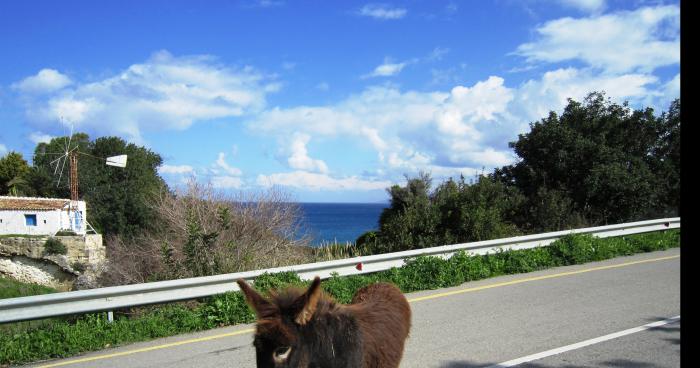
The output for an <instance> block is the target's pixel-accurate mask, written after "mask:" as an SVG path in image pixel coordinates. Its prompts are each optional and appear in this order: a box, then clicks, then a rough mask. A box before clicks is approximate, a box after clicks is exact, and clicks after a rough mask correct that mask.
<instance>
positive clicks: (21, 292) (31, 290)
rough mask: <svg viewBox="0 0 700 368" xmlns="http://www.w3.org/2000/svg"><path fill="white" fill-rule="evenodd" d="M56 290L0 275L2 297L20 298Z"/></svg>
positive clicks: (0, 294)
mask: <svg viewBox="0 0 700 368" xmlns="http://www.w3.org/2000/svg"><path fill="white" fill-rule="evenodd" d="M55 292H56V290H55V289H52V288H50V287H46V286H41V285H35V284H27V283H24V282H19V281H16V280H12V279H8V278H4V277H0V299H5V298H18V297H20V296H30V295H39V294H48V293H55Z"/></svg>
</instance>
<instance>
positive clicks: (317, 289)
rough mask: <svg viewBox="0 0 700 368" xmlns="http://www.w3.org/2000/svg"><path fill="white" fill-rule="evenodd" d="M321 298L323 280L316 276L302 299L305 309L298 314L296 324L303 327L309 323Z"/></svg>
mask: <svg viewBox="0 0 700 368" xmlns="http://www.w3.org/2000/svg"><path fill="white" fill-rule="evenodd" d="M320 297H321V279H320V278H319V277H318V276H316V277H315V278H314V281H313V282H312V283H311V286H309V289H308V290H306V292H305V293H304V295H302V296H301V297H300V298H303V303H304V307H303V308H301V310H300V311H299V312H298V313H297V316H296V318H295V319H294V322H296V323H297V324H299V325H302V326H303V325H305V324H306V323H307V322H309V321H310V320H311V317H313V315H314V312H315V311H316V305H318V299H319V298H320Z"/></svg>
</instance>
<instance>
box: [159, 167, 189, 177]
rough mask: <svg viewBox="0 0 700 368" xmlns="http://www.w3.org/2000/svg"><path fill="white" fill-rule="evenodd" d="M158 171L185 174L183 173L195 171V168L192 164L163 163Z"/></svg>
mask: <svg viewBox="0 0 700 368" xmlns="http://www.w3.org/2000/svg"><path fill="white" fill-rule="evenodd" d="M158 173H159V174H161V175H162V174H175V175H183V174H191V173H194V169H193V168H192V166H189V165H161V166H160V167H159V168H158Z"/></svg>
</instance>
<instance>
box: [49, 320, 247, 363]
mask: <svg viewBox="0 0 700 368" xmlns="http://www.w3.org/2000/svg"><path fill="white" fill-rule="evenodd" d="M253 331H255V330H254V329H252V328H248V329H245V330H240V331H235V332H229V333H225V334H219V335H212V336H207V337H200V338H197V339H189V340H183V341H177V342H172V343H170V344H163V345H157V346H151V347H148V348H142V349H134V350H128V351H122V352H120V353H113V354H105V355H98V356H94V357H88V358H81V359H75V360H70V361H65V362H58V363H53V364H48V365H42V366H39V367H37V368H49V367H60V366H63V365H69V364H77V363H85V362H91V361H93V360H100V359H108V358H115V357H119V356H124V355H130V354H136V353H144V352H147V351H151V350H158V349H165V348H171V347H173V346H179V345H185V344H192V343H195V342H202V341H209V340H215V339H220V338H223V337H229V336H236V335H243V334H247V333H251V332H253Z"/></svg>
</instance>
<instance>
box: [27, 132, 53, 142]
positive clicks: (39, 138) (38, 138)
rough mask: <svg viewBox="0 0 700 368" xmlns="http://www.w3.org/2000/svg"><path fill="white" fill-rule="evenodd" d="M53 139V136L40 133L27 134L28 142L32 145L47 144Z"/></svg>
mask: <svg viewBox="0 0 700 368" xmlns="http://www.w3.org/2000/svg"><path fill="white" fill-rule="evenodd" d="M53 138H54V137H53V136H51V135H48V134H44V133H42V132H32V133H30V134H29V140H30V141H32V142H33V143H34V144H39V143H49V142H50V141H51V139H53Z"/></svg>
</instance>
